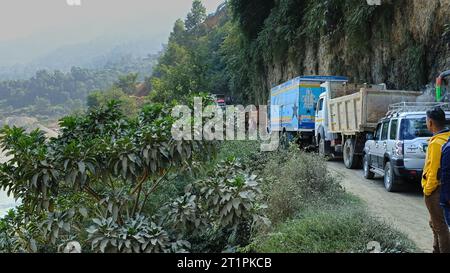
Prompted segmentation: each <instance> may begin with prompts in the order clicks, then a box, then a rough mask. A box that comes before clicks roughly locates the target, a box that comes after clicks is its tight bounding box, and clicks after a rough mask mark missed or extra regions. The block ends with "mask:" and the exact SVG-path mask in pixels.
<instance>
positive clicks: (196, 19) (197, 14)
mask: <svg viewBox="0 0 450 273" xmlns="http://www.w3.org/2000/svg"><path fill="white" fill-rule="evenodd" d="M205 19H206V8H205V7H204V6H203V4H202V2H201V1H200V0H194V2H192V8H191V11H190V12H189V13H188V15H187V18H186V21H185V26H186V30H187V31H192V30H195V29H197V28H198V27H199V26H200V24H201V23H202V22H203V21H205Z"/></svg>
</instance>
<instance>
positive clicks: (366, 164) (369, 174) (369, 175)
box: [363, 154, 375, 179]
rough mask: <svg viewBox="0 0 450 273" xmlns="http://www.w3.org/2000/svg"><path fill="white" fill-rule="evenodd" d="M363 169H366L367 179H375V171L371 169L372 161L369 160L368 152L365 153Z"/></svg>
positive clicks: (365, 175)
mask: <svg viewBox="0 0 450 273" xmlns="http://www.w3.org/2000/svg"><path fill="white" fill-rule="evenodd" d="M363 170H364V177H365V178H366V179H373V178H374V177H375V173H373V172H371V171H370V162H369V155H368V154H365V155H364V159H363Z"/></svg>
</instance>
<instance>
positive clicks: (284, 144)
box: [280, 131, 289, 150]
mask: <svg viewBox="0 0 450 273" xmlns="http://www.w3.org/2000/svg"><path fill="white" fill-rule="evenodd" d="M280 134H281V136H280V148H281V149H282V150H287V149H288V148H289V139H288V134H287V132H286V131H284V132H281V133H280Z"/></svg>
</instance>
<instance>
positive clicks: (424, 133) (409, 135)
mask: <svg viewBox="0 0 450 273" xmlns="http://www.w3.org/2000/svg"><path fill="white" fill-rule="evenodd" d="M431 136H433V134H432V133H431V132H430V131H428V129H427V120H426V118H425V117H423V118H410V119H403V120H402V122H401V127H400V140H412V139H415V138H418V137H431Z"/></svg>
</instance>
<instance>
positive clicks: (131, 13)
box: [0, 0, 224, 65]
mask: <svg viewBox="0 0 450 273" xmlns="http://www.w3.org/2000/svg"><path fill="white" fill-rule="evenodd" d="M70 1H76V0H0V48H1V49H2V50H3V51H4V50H5V48H6V50H7V49H8V47H9V45H10V47H11V48H14V52H16V53H17V51H18V50H22V49H21V48H23V51H24V52H23V54H24V55H36V54H39V52H40V51H45V50H46V49H47V50H49V49H52V48H58V47H60V46H62V45H67V44H77V43H83V42H88V41H91V40H93V39H97V38H99V37H100V38H111V37H112V39H126V38H132V39H134V38H144V37H145V38H154V39H155V41H156V42H158V43H164V42H166V41H165V40H166V39H167V37H168V34H169V33H170V31H171V29H172V26H173V23H174V22H175V20H176V19H178V18H185V17H186V14H187V13H188V12H189V9H190V7H191V5H192V1H191V0H81V6H70V5H68V3H67V2H70ZM223 1H224V0H202V2H203V3H204V5H205V6H206V8H207V10H208V13H211V12H213V11H215V10H216V8H217V6H218V5H219V4H220V3H222V2H223ZM30 46H33V47H32V48H29V47H30ZM25 51H27V52H25ZM28 51H29V52H28ZM3 54H4V55H5V52H3ZM17 58H18V57H17ZM0 60H1V58H0ZM0 65H1V64H0Z"/></svg>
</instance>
